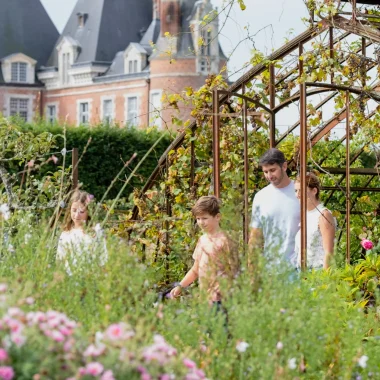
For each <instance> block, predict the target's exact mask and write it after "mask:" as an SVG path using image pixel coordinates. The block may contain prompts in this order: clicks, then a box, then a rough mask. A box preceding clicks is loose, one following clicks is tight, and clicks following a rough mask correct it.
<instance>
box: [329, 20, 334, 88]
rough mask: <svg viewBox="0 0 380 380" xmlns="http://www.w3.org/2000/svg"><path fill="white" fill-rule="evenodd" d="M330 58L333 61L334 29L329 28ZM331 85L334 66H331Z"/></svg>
mask: <svg viewBox="0 0 380 380" xmlns="http://www.w3.org/2000/svg"><path fill="white" fill-rule="evenodd" d="M329 42H330V58H331V59H334V29H333V28H331V27H330V28H329ZM330 75H331V84H333V83H334V65H333V64H332V65H331V74H330Z"/></svg>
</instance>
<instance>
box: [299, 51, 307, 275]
mask: <svg viewBox="0 0 380 380" xmlns="http://www.w3.org/2000/svg"><path fill="white" fill-rule="evenodd" d="M302 53H303V45H302V44H299V57H300V58H301V56H302ZM298 65H299V75H300V77H301V76H302V74H303V60H302V59H300V60H299V64H298ZM306 124H307V116H306V84H305V83H301V84H300V128H301V130H300V177H301V247H300V248H301V269H302V270H305V269H306V265H307V257H306V244H307V219H306V212H307V196H306V189H307V185H306V165H307V162H306V154H307V147H306V138H307V128H306Z"/></svg>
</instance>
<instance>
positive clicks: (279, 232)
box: [248, 148, 300, 265]
mask: <svg viewBox="0 0 380 380" xmlns="http://www.w3.org/2000/svg"><path fill="white" fill-rule="evenodd" d="M259 165H260V167H261V168H262V170H263V172H264V176H265V178H266V180H267V181H268V182H269V185H268V186H266V187H264V188H263V189H262V190H260V191H259V192H258V193H257V194H256V196H255V197H254V199H253V205H252V218H251V223H250V227H251V230H250V236H249V243H248V244H249V247H250V252H251V254H254V252H257V251H258V250H260V251H262V250H263V248H264V255H265V256H266V257H268V258H269V259H270V261H273V259H274V261H275V262H276V263H277V262H280V261H286V262H288V263H289V264H291V265H294V263H293V260H294V239H295V236H296V233H297V231H298V229H299V223H300V204H299V201H298V199H297V197H296V196H295V191H294V182H293V181H292V180H291V179H290V178H289V177H288V175H287V173H286V169H287V162H286V160H285V156H284V154H283V153H282V152H281V151H280V150H278V149H275V148H272V149H269V150H267V151H266V152H265V153H264V154H263V155H262V157H261V158H260V161H259ZM251 260H252V257H251V258H250V261H251Z"/></svg>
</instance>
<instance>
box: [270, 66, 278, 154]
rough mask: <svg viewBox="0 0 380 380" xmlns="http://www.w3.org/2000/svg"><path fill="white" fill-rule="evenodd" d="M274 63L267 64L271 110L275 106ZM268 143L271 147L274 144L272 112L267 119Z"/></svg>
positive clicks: (274, 130) (274, 121)
mask: <svg viewBox="0 0 380 380" xmlns="http://www.w3.org/2000/svg"><path fill="white" fill-rule="evenodd" d="M275 79H276V78H275V73H274V65H273V64H270V65H269V106H270V109H271V111H272V110H273V108H274V107H275V106H276V97H275V96H276V88H275ZM269 145H270V147H271V148H274V147H275V146H276V116H275V114H274V113H271V115H270V121H269Z"/></svg>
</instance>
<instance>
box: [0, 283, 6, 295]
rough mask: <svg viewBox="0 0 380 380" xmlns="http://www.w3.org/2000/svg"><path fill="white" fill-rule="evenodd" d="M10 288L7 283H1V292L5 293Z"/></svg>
mask: <svg viewBox="0 0 380 380" xmlns="http://www.w3.org/2000/svg"><path fill="white" fill-rule="evenodd" d="M7 289H8V285H7V284H0V293H5V292H6V291H7Z"/></svg>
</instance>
